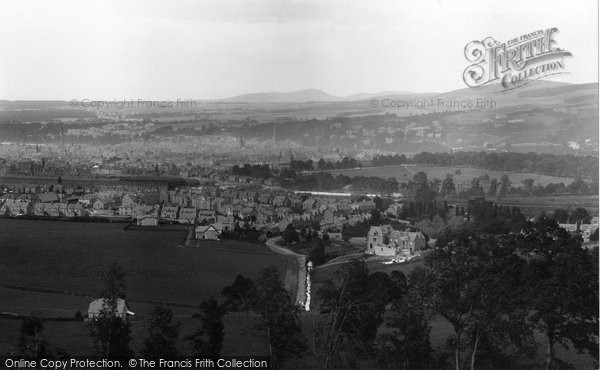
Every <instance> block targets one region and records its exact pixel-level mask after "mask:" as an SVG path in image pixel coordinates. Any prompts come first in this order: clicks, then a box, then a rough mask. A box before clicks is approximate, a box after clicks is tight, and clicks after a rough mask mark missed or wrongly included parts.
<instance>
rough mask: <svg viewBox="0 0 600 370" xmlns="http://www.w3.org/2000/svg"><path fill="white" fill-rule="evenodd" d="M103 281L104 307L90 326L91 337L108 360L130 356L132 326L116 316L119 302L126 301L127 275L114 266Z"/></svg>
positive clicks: (101, 294)
mask: <svg viewBox="0 0 600 370" xmlns="http://www.w3.org/2000/svg"><path fill="white" fill-rule="evenodd" d="M103 280H104V289H103V290H102V292H101V293H100V298H101V299H102V300H103V301H102V303H103V306H102V309H101V310H100V313H99V315H98V317H97V318H95V319H94V320H92V321H90V323H89V324H88V329H89V330H90V335H91V336H92V338H93V339H94V343H95V345H96V350H97V351H98V354H99V355H101V356H104V357H106V358H108V357H126V356H130V355H131V354H132V351H131V350H130V349H129V342H130V341H131V328H130V324H129V322H127V320H125V319H123V318H120V317H117V316H116V315H115V313H116V312H117V307H118V304H119V300H120V299H125V293H126V288H125V273H124V272H123V269H122V268H121V267H120V266H118V265H116V264H113V265H111V266H110V268H109V270H108V272H107V273H106V274H105V275H104V279H103Z"/></svg>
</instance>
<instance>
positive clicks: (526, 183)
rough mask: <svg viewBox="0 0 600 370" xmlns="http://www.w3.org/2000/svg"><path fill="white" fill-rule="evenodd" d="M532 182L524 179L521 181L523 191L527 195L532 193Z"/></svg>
mask: <svg viewBox="0 0 600 370" xmlns="http://www.w3.org/2000/svg"><path fill="white" fill-rule="evenodd" d="M533 182H534V180H533V179H524V180H523V181H522V183H523V187H524V188H525V191H526V192H527V193H529V194H531V193H532V192H533Z"/></svg>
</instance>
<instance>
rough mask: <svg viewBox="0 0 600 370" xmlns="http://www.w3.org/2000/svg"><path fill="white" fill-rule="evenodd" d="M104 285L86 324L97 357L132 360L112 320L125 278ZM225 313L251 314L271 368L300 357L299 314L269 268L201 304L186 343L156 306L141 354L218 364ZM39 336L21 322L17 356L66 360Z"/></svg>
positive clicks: (122, 331) (119, 272)
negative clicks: (99, 305)
mask: <svg viewBox="0 0 600 370" xmlns="http://www.w3.org/2000/svg"><path fill="white" fill-rule="evenodd" d="M103 280H104V289H103V290H102V292H101V293H100V297H101V298H103V299H104V304H103V307H102V309H101V310H100V313H99V315H98V316H97V317H95V318H93V319H91V320H90V321H89V323H88V324H87V325H88V329H89V332H90V336H91V337H92V339H93V341H94V344H95V347H96V352H97V353H96V354H97V355H98V356H99V357H102V358H122V357H131V356H134V355H135V353H134V352H133V351H132V349H131V348H130V343H131V339H132V336H131V321H129V320H124V319H123V318H121V317H117V316H116V315H115V313H116V312H117V305H118V302H119V300H120V299H125V298H126V286H125V273H124V271H123V269H122V268H121V267H119V266H118V265H112V266H111V267H110V268H109V270H108V272H107V273H106V274H105V275H104V278H103ZM228 312H248V313H254V314H255V316H249V317H255V320H256V322H255V328H256V330H257V332H258V333H260V336H262V337H263V339H264V340H265V342H266V343H267V344H268V348H269V354H270V357H271V366H272V367H273V368H281V367H282V365H283V364H284V363H285V362H286V361H288V360H289V359H291V358H293V357H297V356H300V355H301V354H302V353H304V351H305V349H306V341H305V338H304V337H303V336H302V331H301V327H300V322H299V308H298V306H296V305H295V304H294V303H293V300H292V297H291V296H290V293H289V292H288V291H287V290H285V288H284V286H283V283H282V281H281V278H280V273H279V271H278V270H277V269H276V268H274V267H269V268H265V269H263V270H261V271H260V272H259V273H258V274H257V277H256V278H255V279H254V280H252V279H248V278H245V277H243V276H241V275H238V276H237V277H236V278H235V280H234V281H233V283H232V284H231V285H230V286H227V287H225V288H224V289H223V291H222V294H221V299H217V298H215V297H210V298H208V299H205V300H203V301H202V302H201V303H200V305H199V310H198V312H197V313H196V314H194V315H193V318H195V319H197V320H198V321H199V325H198V327H196V329H195V330H194V331H193V332H192V333H191V334H190V335H187V336H185V337H181V333H180V329H181V323H180V322H179V321H178V320H177V319H176V318H175V316H174V314H173V311H172V310H171V309H169V308H167V307H165V306H163V305H159V306H156V307H155V308H154V310H153V311H152V313H151V315H150V316H149V317H148V319H147V325H146V326H147V331H146V337H145V339H144V340H143V346H142V349H141V350H140V353H139V354H140V355H141V356H143V357H144V358H147V359H160V358H162V359H177V358H178V357H181V356H184V355H193V356H196V357H202V358H213V359H214V358H218V357H219V356H220V355H221V350H222V347H223V341H224V338H225V326H224V323H223V318H224V316H225V315H226V314H227V313H228ZM43 332H44V325H43V322H42V320H41V319H40V318H38V317H33V316H32V317H28V318H26V319H25V320H24V321H23V322H22V325H21V328H20V335H19V349H20V353H21V355H23V356H24V358H28V359H39V358H42V357H55V356H58V357H61V356H62V357H64V356H67V357H68V354H67V353H66V352H65V351H63V350H62V349H57V350H56V351H55V354H53V353H50V351H49V350H48V347H49V346H48V343H47V342H46V341H45V340H44V339H43V338H44V336H43ZM180 340H184V341H187V342H188V343H189V344H190V347H191V349H192V352H191V353H182V352H181V350H180V349H179V342H180Z"/></svg>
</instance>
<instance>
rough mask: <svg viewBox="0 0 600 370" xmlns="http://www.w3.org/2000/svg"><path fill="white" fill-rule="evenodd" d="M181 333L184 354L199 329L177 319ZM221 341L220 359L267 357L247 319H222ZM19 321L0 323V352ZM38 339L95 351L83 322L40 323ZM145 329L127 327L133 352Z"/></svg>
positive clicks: (13, 339) (79, 351) (136, 324)
mask: <svg viewBox="0 0 600 370" xmlns="http://www.w3.org/2000/svg"><path fill="white" fill-rule="evenodd" d="M178 320H179V321H180V322H181V331H180V335H179V342H178V344H177V348H178V349H180V350H181V351H183V352H184V353H191V347H190V343H189V342H187V341H186V340H185V338H186V336H188V335H190V334H192V333H193V332H194V330H195V329H196V328H197V327H198V326H199V321H198V320H195V319H190V318H187V317H184V318H178ZM223 324H224V326H225V339H224V342H223V350H222V355H223V356H236V355H237V356H240V355H241V354H243V355H247V356H265V355H268V353H269V352H268V345H267V342H266V341H265V340H264V338H263V336H262V335H261V333H260V332H259V331H258V330H257V329H256V327H255V324H256V321H254V320H253V319H247V318H242V319H240V318H225V319H224V320H223ZM20 325H21V320H8V319H0V333H1V337H0V349H2V348H6V349H14V348H15V345H16V343H18V339H19V326H20ZM44 328H45V330H44V332H43V333H42V338H43V340H45V341H46V342H47V343H49V344H50V348H51V349H54V348H57V347H60V348H63V349H65V350H66V351H67V352H68V353H69V354H70V355H82V356H85V355H90V354H94V353H96V352H95V347H94V342H93V340H92V338H91V337H90V335H89V329H88V327H87V322H84V321H70V322H57V321H44ZM147 331H148V327H147V323H146V321H144V320H139V321H133V322H132V325H131V336H132V341H131V343H130V348H131V349H132V350H134V351H135V352H137V353H139V351H140V350H141V349H142V348H143V345H144V340H145V339H146V338H147V337H148V332H147Z"/></svg>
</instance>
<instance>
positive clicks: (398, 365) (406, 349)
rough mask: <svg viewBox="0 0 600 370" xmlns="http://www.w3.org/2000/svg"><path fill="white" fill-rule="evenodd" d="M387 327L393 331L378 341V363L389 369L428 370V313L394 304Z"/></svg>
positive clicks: (405, 304)
mask: <svg viewBox="0 0 600 370" xmlns="http://www.w3.org/2000/svg"><path fill="white" fill-rule="evenodd" d="M387 326H388V327H389V328H392V329H393V332H392V333H391V334H384V335H383V336H382V337H381V339H380V340H378V348H377V355H378V362H379V364H380V365H382V366H384V367H386V368H390V369H406V370H408V369H414V370H420V369H427V368H429V367H430V365H431V358H432V352H433V350H432V347H431V343H430V341H429V333H430V331H431V327H430V326H429V321H428V319H427V317H426V315H425V313H424V312H423V311H422V310H420V309H417V308H416V307H414V306H413V305H411V304H410V303H409V302H407V301H402V302H401V303H400V304H397V305H394V308H393V310H392V317H391V319H390V320H388V322H387Z"/></svg>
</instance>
